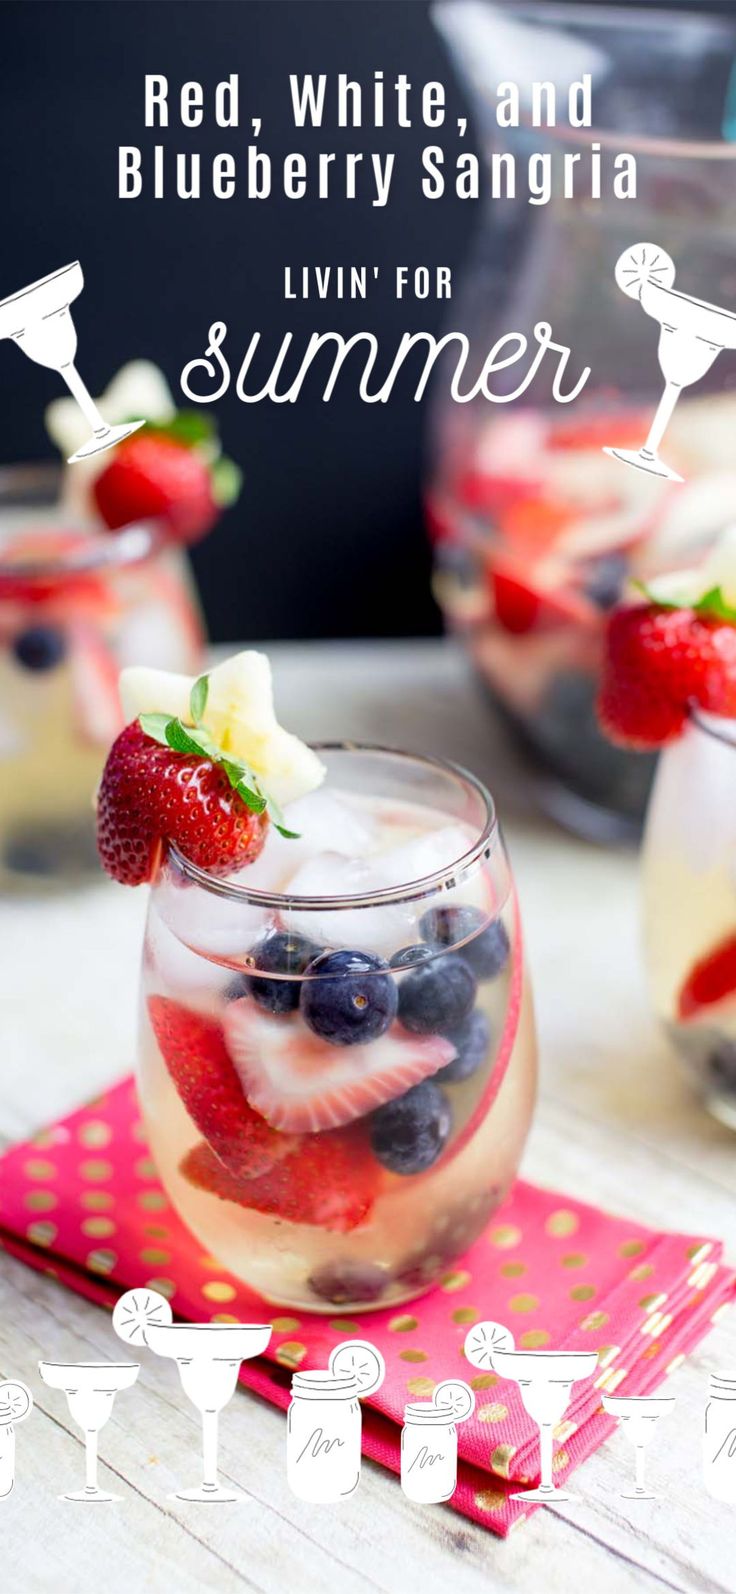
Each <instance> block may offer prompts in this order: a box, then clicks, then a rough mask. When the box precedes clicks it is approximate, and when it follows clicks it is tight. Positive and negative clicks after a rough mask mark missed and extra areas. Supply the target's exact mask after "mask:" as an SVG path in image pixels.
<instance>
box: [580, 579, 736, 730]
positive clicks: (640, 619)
mask: <svg viewBox="0 0 736 1594" xmlns="http://www.w3.org/2000/svg"><path fill="white" fill-rule="evenodd" d="M693 704H696V705H697V706H698V707H700V708H702V709H704V710H706V712H708V713H711V714H719V715H723V716H725V717H726V718H733V717H736V626H734V625H729V624H728V623H727V622H725V621H722V620H717V619H710V618H708V617H707V616H704V615H700V614H695V613H694V612H693V610H692V609H663V608H660V607H658V605H656V604H652V603H641V604H635V605H633V606H632V607H630V608H622V609H618V610H615V611H614V613H613V614H612V615H611V617H610V619H609V622H608V626H607V631H606V639H605V652H604V662H603V674H602V679H601V687H600V693H599V697H598V717H599V719H600V722H601V725H602V727H603V730H604V731H605V732H606V734H607V736H608V737H609V738H610V740H611V741H613V742H617V743H618V744H619V745H620V746H623V747H635V748H655V747H663V746H664V745H665V743H666V742H671V741H674V740H675V738H676V737H677V736H679V735H680V734H681V732H682V730H683V729H684V726H685V722H686V720H687V717H688V713H689V711H690V707H691V706H692V705H693Z"/></svg>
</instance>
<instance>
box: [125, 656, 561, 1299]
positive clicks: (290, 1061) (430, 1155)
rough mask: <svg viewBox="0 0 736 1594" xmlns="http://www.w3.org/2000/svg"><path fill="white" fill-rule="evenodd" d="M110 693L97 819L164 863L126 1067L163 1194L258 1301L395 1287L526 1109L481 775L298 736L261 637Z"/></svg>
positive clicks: (516, 996) (463, 1240) (361, 1295)
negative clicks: (119, 708) (258, 645)
mask: <svg viewBox="0 0 736 1594" xmlns="http://www.w3.org/2000/svg"><path fill="white" fill-rule="evenodd" d="M121 696H122V700H123V706H124V709H125V716H126V719H127V720H128V722H129V723H128V725H127V727H126V729H125V730H124V731H123V733H122V734H121V735H120V736H119V737H118V739H117V741H116V742H115V743H114V745H113V747H112V749H111V752H110V755H109V758H108V761H107V765H106V769H105V773H104V776H103V780H102V784H101V788H100V792H99V798H98V844H99V848H100V855H101V858H102V862H103V864H104V866H105V868H106V869H107V870H108V872H109V873H110V874H111V875H113V877H114V878H116V879H118V880H120V881H122V882H124V883H127V884H130V885H136V884H140V883H142V882H144V881H150V882H151V896H150V907H149V914H148V923H147V929H146V939H145V950H144V958H143V1003H142V1025H141V1044H140V1071H139V1090H140V1096H141V1101H142V1106H143V1113H144V1117H145V1122H146V1128H147V1133H148V1137H149V1141H150V1145H151V1149H152V1152H153V1155H154V1158H155V1160H156V1163H157V1166H158V1168H159V1171H160V1173H161V1177H162V1179H163V1182H164V1184H165V1186H166V1188H167V1190H168V1193H169V1195H170V1197H171V1200H172V1202H173V1204H174V1206H175V1207H176V1209H177V1211H178V1212H179V1213H180V1215H181V1217H182V1218H183V1219H184V1221H185V1222H186V1223H187V1224H188V1225H189V1227H190V1228H191V1229H192V1230H193V1231H194V1233H195V1234H196V1235H197V1236H198V1237H199V1239H200V1240H201V1241H202V1243H203V1244H204V1245H206V1246H207V1247H208V1249H209V1250H210V1251H211V1252H212V1253H213V1254H215V1255H216V1256H217V1257H218V1259H219V1260H220V1261H221V1262H222V1263H224V1265H225V1266H227V1267H228V1268H229V1269H230V1270H231V1271H232V1272H233V1273H234V1274H235V1275H236V1276H237V1277H239V1278H241V1279H243V1280H244V1281H245V1282H246V1283H247V1284H248V1285H249V1286H251V1287H252V1288H253V1290H255V1291H256V1292H257V1293H258V1294H259V1295H262V1296H264V1297H265V1298H266V1299H267V1300H269V1301H272V1302H277V1303H279V1304H283V1305H286V1306H289V1307H294V1308H298V1309H304V1308H309V1309H312V1310H314V1311H323V1312H333V1313H334V1311H335V1310H336V1309H340V1310H343V1309H345V1310H350V1311H352V1310H360V1309H363V1308H370V1307H377V1306H384V1305H387V1304H390V1303H394V1302H399V1301H402V1300H407V1299H409V1298H411V1297H412V1296H413V1295H416V1294H418V1293H420V1292H421V1291H422V1290H425V1289H427V1288H428V1287H429V1286H431V1285H432V1284H433V1283H434V1282H435V1280H436V1279H438V1278H440V1277H441V1276H442V1275H443V1274H444V1273H445V1272H447V1270H448V1269H449V1268H450V1267H451V1266H452V1263H453V1261H454V1260H455V1258H456V1257H457V1256H458V1255H459V1254H461V1253H462V1252H463V1251H464V1250H465V1249H466V1248H467V1247H468V1246H469V1245H470V1244H471V1242H472V1241H473V1240H474V1239H475V1238H476V1237H477V1236H478V1234H479V1233H480V1232H481V1231H482V1229H483V1227H484V1226H485V1224H486V1223H487V1221H488V1219H489V1217H490V1215H491V1213H492V1212H493V1211H494V1210H495V1208H496V1207H497V1206H498V1204H499V1202H500V1201H501V1200H502V1199H503V1197H504V1195H505V1193H506V1191H507V1190H508V1188H509V1185H510V1183H511V1181H512V1179H513V1177H514V1174H515V1172H516V1168H517V1166H518V1162H519V1158H520V1155H521V1150H522V1146H523V1143H524V1140H525V1137H526V1133H527V1130H528V1126H529V1121H530V1117H531V1112H532V1106H533V1100H534V1088H535V1060H536V1059H535V1038H534V1025H533V1017H532V1010H531V999H530V995H529V990H528V985H527V982H526V977H525V973H524V966H523V954H522V942H521V929H520V922H519V915H518V908H517V905H516V900H515V896H514V891H513V885H512V880H511V875H510V871H509V865H508V861H507V858H506V853H505V850H504V846H503V842H502V839H501V836H500V832H499V829H498V825H497V822H496V819H495V815H494V811H493V805H492V802H491V799H490V797H489V796H488V794H487V793H486V792H485V790H484V788H483V787H482V786H481V785H480V784H479V783H478V782H477V781H476V780H475V779H474V778H473V777H472V776H470V775H467V774H466V773H465V772H463V771H461V770H459V769H457V768H455V767H454V766H452V765H450V764H445V763H443V762H442V761H439V760H433V759H425V758H420V757H413V756H411V755H409V754H406V753H399V752H389V751H386V750H382V749H376V748H371V747H358V746H355V745H353V744H345V745H344V746H327V747H319V748H310V747H307V746H305V745H304V744H303V743H302V742H300V741H299V740H298V738H297V737H295V736H293V735H291V734H289V733H288V732H286V731H284V730H283V729H282V728H281V727H280V726H279V724H278V722H277V720H276V718H275V714H274V709H273V702H272V693H271V680H270V669H269V665H268V660H267V659H266V658H265V657H264V656H263V655H262V654H258V653H253V652H246V653H242V654H238V655H236V657H235V658H233V659H230V660H228V661H227V662H226V663H224V664H221V665H218V666H217V667H216V668H215V669H213V670H212V672H211V673H210V674H209V675H208V676H206V677H203V678H201V679H200V680H199V681H197V682H193V681H191V680H188V679H187V678H185V677H181V676H171V675H167V674H165V673H163V672H159V671H151V670H145V669H144V670H141V669H138V670H129V671H127V672H125V673H124V674H123V676H122V679H121Z"/></svg>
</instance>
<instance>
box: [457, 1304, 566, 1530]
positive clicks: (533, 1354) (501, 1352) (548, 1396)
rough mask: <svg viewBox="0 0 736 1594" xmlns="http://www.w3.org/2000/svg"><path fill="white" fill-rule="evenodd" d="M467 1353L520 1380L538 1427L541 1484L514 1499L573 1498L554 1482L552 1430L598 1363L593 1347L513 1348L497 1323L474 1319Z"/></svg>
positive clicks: (542, 1502) (484, 1365)
mask: <svg viewBox="0 0 736 1594" xmlns="http://www.w3.org/2000/svg"><path fill="white" fill-rule="evenodd" d="M465 1356H466V1359H467V1360H468V1361H469V1362H470V1364H471V1366H472V1367H479V1368H482V1369H483V1370H484V1371H485V1372H487V1371H488V1370H489V1369H490V1370H491V1371H492V1372H494V1373H497V1374H498V1377H499V1378H508V1379H511V1381H512V1382H513V1383H515V1384H518V1385H519V1389H520V1391H521V1398H522V1400H523V1402H524V1409H525V1410H526V1411H527V1412H528V1413H529V1416H530V1417H532V1418H533V1420H534V1422H535V1423H536V1424H537V1427H538V1428H539V1485H538V1487H537V1488H536V1489H521V1490H519V1491H518V1492H517V1493H514V1494H512V1495H511V1499H512V1500H528V1501H536V1502H538V1503H539V1504H540V1505H545V1504H550V1503H555V1502H557V1501H561V1500H571V1499H574V1498H575V1496H574V1495H569V1494H567V1493H566V1492H565V1490H563V1489H557V1488H555V1485H554V1484H553V1482H552V1456H553V1448H554V1445H553V1436H554V1430H555V1428H556V1426H557V1424H558V1423H559V1422H560V1421H561V1420H562V1418H563V1416H564V1414H565V1412H566V1411H567V1407H568V1405H569V1402H570V1391H571V1389H572V1386H573V1384H577V1383H579V1382H580V1381H581V1380H582V1379H584V1378H591V1377H592V1376H593V1374H594V1372H595V1371H596V1368H597V1366H598V1352H597V1351H563V1350H561V1351H557V1350H516V1349H515V1348H514V1340H513V1336H512V1335H511V1334H510V1333H509V1330H508V1329H507V1328H504V1327H503V1325H502V1324H501V1323H490V1322H489V1323H476V1324H475V1326H474V1328H471V1329H470V1332H469V1334H468V1336H467V1338H466V1340H465Z"/></svg>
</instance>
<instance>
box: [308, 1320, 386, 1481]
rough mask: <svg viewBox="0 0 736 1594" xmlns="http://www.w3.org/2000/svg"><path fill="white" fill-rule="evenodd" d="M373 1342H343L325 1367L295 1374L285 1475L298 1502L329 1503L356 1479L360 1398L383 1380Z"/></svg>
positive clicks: (379, 1355) (383, 1366) (359, 1443)
mask: <svg viewBox="0 0 736 1594" xmlns="http://www.w3.org/2000/svg"><path fill="white" fill-rule="evenodd" d="M385 1372H386V1369H385V1365H384V1361H383V1357H382V1356H381V1354H380V1352H379V1351H377V1350H376V1349H375V1346H373V1345H369V1344H367V1343H366V1342H365V1341H363V1340H346V1341H345V1342H344V1344H342V1345H338V1346H336V1347H335V1350H334V1351H333V1352H332V1355H331V1356H330V1361H329V1367H327V1368H316V1369H314V1370H310V1371H306V1372H299V1373H295V1374H294V1376H293V1378H292V1381H291V1404H290V1406H289V1411H288V1417H287V1433H286V1475H287V1479H288V1483H289V1488H290V1489H291V1491H292V1494H295V1495H296V1496H297V1497H298V1499H300V1500H309V1501H312V1502H313V1503H314V1504H319V1505H329V1504H331V1503H333V1502H335V1501H337V1500H344V1499H346V1498H347V1496H348V1495H351V1494H353V1493H354V1491H355V1489H357V1487H358V1483H359V1481H360V1455H361V1436H362V1416H361V1410H360V1399H361V1397H362V1396H365V1395H369V1394H373V1392H374V1390H376V1389H378V1387H379V1385H380V1384H382V1383H383V1379H384V1377H385Z"/></svg>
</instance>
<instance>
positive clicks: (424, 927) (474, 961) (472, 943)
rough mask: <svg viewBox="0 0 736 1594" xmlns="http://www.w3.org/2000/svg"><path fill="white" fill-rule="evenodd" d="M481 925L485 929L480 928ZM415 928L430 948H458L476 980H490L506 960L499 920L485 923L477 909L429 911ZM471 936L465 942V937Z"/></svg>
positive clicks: (506, 946) (506, 948)
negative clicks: (462, 943) (470, 938)
mask: <svg viewBox="0 0 736 1594" xmlns="http://www.w3.org/2000/svg"><path fill="white" fill-rule="evenodd" d="M484 925H485V929H484V928H483V926H484ZM419 929H420V930H421V933H422V936H423V938H424V940H425V941H427V942H429V944H430V946H458V943H459V942H461V941H462V942H464V943H465V944H464V945H463V946H462V947H460V948H459V950H460V952H461V955H462V958H463V961H464V962H465V963H468V964H469V965H470V967H471V969H472V970H473V973H474V974H475V975H476V976H477V978H478V979H479V980H493V979H495V978H496V975H497V974H500V973H501V971H502V969H504V968H505V967H506V964H507V963H508V960H509V953H510V951H511V947H510V945H509V938H508V935H507V933H506V929H505V927H504V925H503V924H502V923H501V920H500V919H494V920H493V923H492V924H489V923H488V921H487V919H486V917H485V914H483V913H481V910H480V908H463V907H457V908H430V909H429V912H428V913H425V914H424V915H423V917H422V918H421V919H420V921H419ZM468 936H470V937H472V940H467V941H466V937H468Z"/></svg>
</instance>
